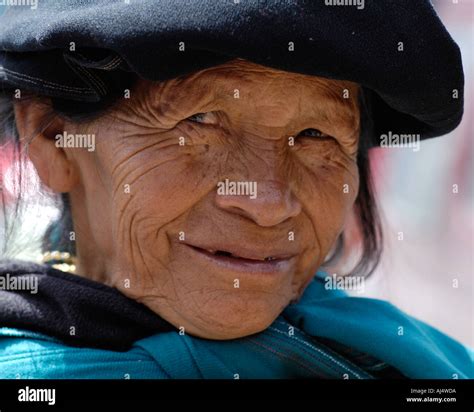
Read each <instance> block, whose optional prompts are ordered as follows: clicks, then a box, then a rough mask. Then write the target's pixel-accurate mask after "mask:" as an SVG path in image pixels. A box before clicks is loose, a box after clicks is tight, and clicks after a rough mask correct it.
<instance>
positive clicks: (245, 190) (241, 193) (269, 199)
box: [216, 179, 301, 227]
mask: <svg viewBox="0 0 474 412" xmlns="http://www.w3.org/2000/svg"><path fill="white" fill-rule="evenodd" d="M216 204H217V206H218V207H220V208H221V209H224V210H226V211H228V212H232V213H237V214H239V215H241V216H244V217H246V218H248V219H251V220H253V221H254V222H255V223H256V224H258V225H259V226H264V227H269V226H275V225H278V224H279V223H281V222H284V221H285V220H287V219H289V218H291V217H295V216H297V215H298V214H299V213H300V212H301V203H300V202H299V201H298V200H297V199H296V198H295V196H294V195H293V193H292V191H291V189H290V187H289V186H288V185H286V184H283V183H279V182H275V181H268V180H267V181H255V182H235V181H229V180H227V179H226V181H224V182H219V184H218V187H217V194H216Z"/></svg>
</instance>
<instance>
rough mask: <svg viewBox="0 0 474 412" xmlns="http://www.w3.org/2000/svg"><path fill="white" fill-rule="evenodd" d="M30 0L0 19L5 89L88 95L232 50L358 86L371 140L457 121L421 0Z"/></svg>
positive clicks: (450, 67)
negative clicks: (129, 77) (127, 76)
mask: <svg viewBox="0 0 474 412" xmlns="http://www.w3.org/2000/svg"><path fill="white" fill-rule="evenodd" d="M36 1H37V3H36ZM36 1H35V0H30V1H29V2H28V1H23V2H17V3H20V4H21V3H24V4H25V5H22V6H20V5H17V6H8V7H5V9H4V11H3V14H2V15H1V16H0V87H1V88H2V89H3V90H10V89H26V90H30V91H33V92H37V93H39V94H42V95H47V96H56V97H60V98H66V99H70V100H77V101H82V102H97V101H99V100H101V99H106V98H107V95H108V94H109V93H110V88H111V84H112V83H113V81H114V78H115V77H117V76H120V75H121V74H124V73H130V72H134V73H136V74H137V75H138V76H140V77H143V78H146V79H149V80H156V81H159V80H165V79H169V78H173V77H177V76H180V75H184V74H187V73H190V72H193V71H196V70H199V69H203V68H207V67H210V66H214V65H218V64H221V63H224V62H226V61H228V60H231V59H234V58H237V57H239V58H243V59H246V60H249V61H252V62H255V63H258V64H261V65H265V66H269V67H273V68H277V69H281V70H286V71H291V72H298V73H303V74H309V75H314V76H321V77H327V78H333V79H344V80H350V81H353V82H356V83H359V84H360V85H361V86H362V88H363V91H364V95H365V96H366V98H367V101H370V115H369V116H370V118H371V120H372V122H373V125H372V135H373V142H372V144H374V145H377V144H378V141H379V137H380V136H381V135H382V134H386V133H388V132H392V133H394V134H401V133H406V134H419V135H420V137H421V139H425V138H429V137H435V136H440V135H443V134H446V133H448V132H450V131H451V130H453V129H454V128H455V127H456V126H457V125H458V124H459V122H460V121H461V118H462V113H463V88H464V78H463V70H462V62H461V55H460V51H459V48H458V46H457V45H456V43H455V42H454V41H453V40H452V38H451V37H450V35H449V33H448V32H447V31H446V29H445V27H444V26H443V24H442V22H441V21H440V20H439V18H438V16H437V15H436V13H435V11H434V9H433V7H432V5H431V4H430V2H429V1H428V0H365V1H363V2H362V1H357V0H345V1H342V0H281V1H279V0H273V1H272V0H268V1H265V0H180V1H177V0H161V1H159V0H115V1H113V0H90V1H88V0H61V1H59V0H36ZM340 3H342V4H345V5H338V4H340ZM7 4H8V2H7ZM35 4H36V7H35ZM362 6H363V7H362ZM0 13H1V9H0ZM291 92H292V91H291V90H288V93H291Z"/></svg>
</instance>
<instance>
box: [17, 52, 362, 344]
mask: <svg viewBox="0 0 474 412" xmlns="http://www.w3.org/2000/svg"><path fill="white" fill-rule="evenodd" d="M235 89H238V91H239V94H240V96H239V98H235ZM343 89H348V90H349V92H350V98H346V99H343V98H342V95H343ZM357 91H358V89H357V86H356V85H355V84H353V83H350V82H342V81H330V80H327V79H321V78H316V77H310V76H305V75H300V74H292V73H287V72H282V71H277V70H273V69H270V68H265V67H263V66H259V65H256V64H251V63H249V62H245V61H242V60H236V61H233V62H229V63H226V64H224V65H221V66H217V67H213V68H210V69H206V70H203V71H200V72H198V73H194V74H192V75H189V76H187V77H183V78H178V79H173V80H170V81H167V82H163V83H160V84H158V83H152V82H149V81H145V80H140V81H139V83H138V85H137V87H136V88H135V89H134V90H132V94H131V99H124V100H123V101H121V102H119V104H117V106H116V107H115V108H114V110H112V111H111V112H110V113H108V114H107V115H105V116H102V117H100V118H99V119H97V120H96V121H94V122H92V123H89V124H87V125H84V124H74V123H71V122H69V121H66V120H64V119H60V118H58V119H56V120H55V122H53V124H52V125H51V126H50V127H49V128H48V129H47V130H45V131H44V132H43V133H42V134H40V135H36V136H35V138H34V139H33V140H32V141H31V143H30V145H29V155H30V158H31V160H32V161H33V163H34V165H35V166H36V169H37V170H38V173H39V175H40V177H41V179H42V180H43V182H44V183H45V184H46V185H48V186H49V187H50V188H51V189H53V190H55V191H57V192H69V194H70V197H71V202H72V211H73V219H74V225H75V231H76V241H77V251H78V259H79V265H78V270H77V271H78V273H79V274H81V275H87V276H88V277H90V278H91V279H94V280H97V281H100V282H103V283H106V284H108V285H110V286H113V287H115V288H117V289H119V290H120V291H121V292H122V293H124V294H125V295H127V296H129V297H131V298H133V299H136V300H137V301H139V302H142V303H143V304H145V305H146V306H148V307H149V308H151V309H152V310H153V311H154V312H156V313H158V314H159V315H161V316H162V317H163V318H164V319H166V320H168V321H169V322H171V323H172V324H173V325H175V326H176V327H184V330H185V332H186V333H190V334H193V335H197V336H201V337H205V338H210V339H230V338H236V337H241V336H246V335H249V334H252V333H256V332H259V331H261V330H263V329H265V328H266V327H268V326H269V325H270V324H271V323H272V322H273V321H274V320H275V318H276V317H277V316H278V315H279V314H280V313H281V311H282V310H283V309H284V308H285V307H286V306H287V305H288V304H289V303H291V302H292V301H295V300H297V299H298V297H299V296H300V295H301V294H302V292H303V291H304V288H305V287H306V285H307V284H308V283H309V281H310V280H311V278H312V276H313V274H314V273H315V271H316V270H317V269H318V268H319V266H320V265H321V264H322V263H323V261H324V259H325V258H326V256H327V255H328V253H329V252H330V251H331V248H332V246H333V245H334V243H335V240H336V239H337V237H338V235H339V233H340V232H341V230H342V228H343V224H344V220H345V218H346V216H347V215H348V213H349V211H350V209H351V207H352V205H353V203H354V200H355V197H356V194H357V190H358V170H357V165H356V154H357V147H358V138H359V109H358V106H357ZM45 110H46V109H45V105H43V104H36V103H32V102H31V101H30V102H29V103H21V102H19V103H17V104H16V107H15V113H16V120H17V125H18V129H19V132H20V137H21V138H22V139H23V141H25V140H26V139H28V137H29V136H30V137H31V136H32V134H34V133H35V130H36V129H35V127H37V126H38V124H40V121H41V119H42V118H44V113H45ZM196 113H207V114H205V115H201V116H197V117H196V116H195V117H192V118H189V117H190V116H192V115H194V114H196ZM306 129H317V130H319V131H320V133H318V132H317V131H314V130H313V131H309V132H308V131H306V132H304V133H301V132H303V131H304V130H306ZM63 130H66V131H67V132H68V133H94V134H95V135H96V150H95V152H88V151H87V150H86V149H80V148H65V149H61V148H57V147H55V145H54V136H55V135H56V133H62V131H63ZM181 136H182V137H184V141H185V145H184V146H183V145H180V144H179V143H180V140H179V138H180V137H181ZM290 136H293V137H294V145H291V144H289V142H290V139H289V137H290ZM226 178H228V179H229V180H231V181H253V182H257V188H258V192H257V193H258V194H257V198H256V199H251V198H250V197H249V196H243V195H241V196H235V195H219V194H218V193H217V190H216V186H217V183H218V182H220V181H224V180H225V179H226ZM344 185H347V186H346V188H348V190H344V187H345V186H344ZM180 232H182V233H181V235H183V234H184V239H183V238H180ZM289 232H293V233H294V240H290V239H289V237H290V236H289ZM191 245H193V246H197V247H202V248H203V249H219V250H225V251H230V252H233V253H234V254H235V255H237V256H244V257H248V258H250V257H251V258H253V259H256V260H260V259H263V258H265V257H268V256H272V257H275V256H276V257H281V258H282V259H286V260H285V262H286V263H285V265H283V266H282V267H283V269H280V270H277V271H275V272H274V273H273V272H272V273H255V272H252V271H249V272H246V271H245V270H244V271H236V270H234V269H232V268H226V267H222V266H220V265H218V264H216V263H215V262H213V261H212V260H209V259H206V258H205V257H204V256H203V255H202V254H200V253H198V252H196V250H195V249H193V248H192V247H191ZM224 246H225V247H224ZM229 249H232V250H229ZM211 252H212V250H211ZM250 255H251V256H250ZM236 279H238V286H239V287H235V286H236V282H235V281H236Z"/></svg>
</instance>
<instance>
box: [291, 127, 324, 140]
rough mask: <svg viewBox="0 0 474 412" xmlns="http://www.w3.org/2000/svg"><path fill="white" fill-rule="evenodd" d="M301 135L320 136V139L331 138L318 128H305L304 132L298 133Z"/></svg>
mask: <svg viewBox="0 0 474 412" xmlns="http://www.w3.org/2000/svg"><path fill="white" fill-rule="evenodd" d="M298 136H299V137H314V138H320V139H328V138H331V136H329V135H327V134H325V133H323V132H321V130H318V129H304V130H303V131H302V132H300V133H299V134H298Z"/></svg>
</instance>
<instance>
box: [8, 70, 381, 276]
mask: <svg viewBox="0 0 474 412" xmlns="http://www.w3.org/2000/svg"><path fill="white" fill-rule="evenodd" d="M124 79H125V80H124V81H123V83H122V84H118V83H117V84H116V85H115V88H114V90H115V92H114V93H113V94H110V95H109V96H108V97H107V99H105V100H101V101H100V102H97V103H89V102H88V103H80V102H77V101H71V100H65V99H59V98H53V99H52V105H51V106H52V111H51V113H50V116H48V118H47V119H45V123H46V124H45V126H46V125H47V124H49V122H50V121H51V120H52V119H53V118H54V116H57V115H59V116H62V117H64V118H66V119H68V120H71V121H73V122H77V123H81V122H88V121H91V120H94V119H96V118H98V117H100V116H102V115H104V114H105V113H106V112H107V111H108V110H110V109H111V108H113V106H114V104H116V103H117V102H118V101H119V96H120V95H121V93H123V91H124V90H125V89H131V88H132V87H133V85H134V82H135V81H136V78H135V77H132V76H127V77H126V78H124ZM29 97H32V96H25V97H22V98H23V99H25V98H29ZM13 100H14V99H13V97H11V94H10V96H9V95H8V94H6V93H4V94H3V96H0V145H1V146H5V145H7V144H8V143H13V146H14V150H13V154H12V156H13V157H14V160H15V161H17V162H19V163H20V164H21V163H22V161H23V156H24V154H23V153H21V146H20V141H19V136H18V131H17V129H16V124H15V118H14V111H13ZM359 105H360V113H361V119H360V120H361V138H360V143H359V152H358V157H357V165H358V169H359V175H360V184H359V192H358V195H357V198H356V201H355V205H354V208H355V212H356V213H355V216H356V221H357V225H358V228H359V230H360V231H361V234H362V244H361V252H360V256H359V257H358V261H357V263H356V264H355V266H354V267H353V268H352V270H350V274H351V275H353V276H369V275H370V274H371V273H372V272H373V271H374V270H375V268H376V267H377V265H378V263H379V261H380V257H381V253H382V244H383V239H382V226H381V222H380V218H379V213H378V209H377V203H376V200H375V196H374V186H373V182H372V177H371V171H370V162H369V157H368V154H369V148H370V147H371V142H372V141H373V137H372V122H371V117H370V107H369V102H368V100H367V99H366V95H365V93H364V90H363V89H362V90H361V93H360V94H359ZM44 128H45V127H44ZM44 128H43V129H44ZM38 132H40V130H39V131H38ZM18 170H19V176H18V179H19V182H20V185H19V188H20V189H21V170H22V167H20V168H19V169H18ZM0 172H1V174H0V177H1V176H3V171H1V170H0ZM4 195H5V194H4V192H3V191H1V204H2V207H3V219H4V228H5V238H6V239H9V238H12V235H13V232H14V226H15V223H16V221H17V217H18V212H19V209H20V207H19V205H20V204H21V201H22V199H21V190H20V191H19V195H18V198H17V199H16V202H15V208H14V212H13V219H12V222H8V221H7V212H6V210H5V204H6V202H5V199H4ZM58 200H59V208H60V211H61V213H60V216H59V218H58V219H57V220H56V221H54V222H52V223H51V224H50V226H49V227H48V229H47V230H46V233H45V234H44V236H43V241H42V248H43V251H50V250H58V251H62V252H63V251H64V252H69V253H72V254H74V253H75V247H74V246H75V242H71V241H70V240H69V234H70V232H71V231H73V221H72V218H71V208H70V205H69V196H68V195H67V194H62V195H61V196H59V199H58ZM5 246H6V243H5V245H4V248H5ZM346 251H347V244H346V238H345V235H344V232H343V233H342V234H341V235H340V236H339V238H338V239H337V242H336V245H335V247H334V249H333V251H332V253H331V254H330V256H329V257H328V258H327V259H326V261H325V263H324V265H323V266H324V267H332V266H333V265H336V264H337V263H339V261H340V260H341V257H342V256H344V255H345V254H346ZM2 254H3V255H4V254H5V250H4V251H3V253H2Z"/></svg>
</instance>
